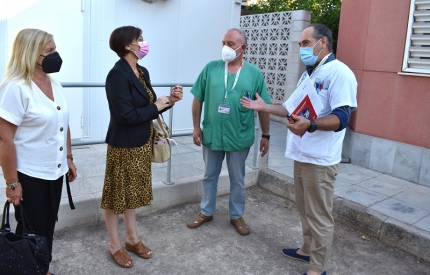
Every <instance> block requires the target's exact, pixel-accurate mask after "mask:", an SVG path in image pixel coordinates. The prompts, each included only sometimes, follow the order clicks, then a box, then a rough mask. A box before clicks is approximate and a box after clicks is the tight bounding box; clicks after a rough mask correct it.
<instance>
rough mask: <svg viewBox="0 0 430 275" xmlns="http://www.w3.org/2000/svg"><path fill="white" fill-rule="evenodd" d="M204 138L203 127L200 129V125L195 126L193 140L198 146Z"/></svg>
mask: <svg viewBox="0 0 430 275" xmlns="http://www.w3.org/2000/svg"><path fill="white" fill-rule="evenodd" d="M202 140H203V133H202V129H200V127H197V128H194V131H193V142H194V144H195V145H197V146H201V145H202Z"/></svg>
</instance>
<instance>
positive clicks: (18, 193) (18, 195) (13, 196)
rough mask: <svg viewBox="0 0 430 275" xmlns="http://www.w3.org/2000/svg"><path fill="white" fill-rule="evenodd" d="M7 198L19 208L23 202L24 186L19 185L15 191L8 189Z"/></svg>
mask: <svg viewBox="0 0 430 275" xmlns="http://www.w3.org/2000/svg"><path fill="white" fill-rule="evenodd" d="M6 198H7V200H8V201H9V202H11V203H13V205H15V206H18V205H19V203H20V202H21V201H22V186H21V184H18V185H17V186H16V187H15V190H13V189H12V188H7V187H6Z"/></svg>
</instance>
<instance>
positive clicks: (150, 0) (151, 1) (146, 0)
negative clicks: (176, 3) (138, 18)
mask: <svg viewBox="0 0 430 275" xmlns="http://www.w3.org/2000/svg"><path fill="white" fill-rule="evenodd" d="M142 1H145V2H148V3H153V2H156V1H157V0H142Z"/></svg>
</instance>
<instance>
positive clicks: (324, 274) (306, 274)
mask: <svg viewBox="0 0 430 275" xmlns="http://www.w3.org/2000/svg"><path fill="white" fill-rule="evenodd" d="M300 256H301V255H300ZM303 275H308V273H305V274H303ZM321 275H327V273H326V272H325V271H324V272H323V273H321Z"/></svg>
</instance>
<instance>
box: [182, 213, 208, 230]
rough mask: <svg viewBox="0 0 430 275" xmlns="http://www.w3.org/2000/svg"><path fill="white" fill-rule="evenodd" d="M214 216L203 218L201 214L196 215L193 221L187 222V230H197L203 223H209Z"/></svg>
mask: <svg viewBox="0 0 430 275" xmlns="http://www.w3.org/2000/svg"><path fill="white" fill-rule="evenodd" d="M213 218H214V216H209V217H208V216H205V215H203V213H202V212H200V213H199V214H197V216H195V217H194V219H192V220H191V221H189V222H187V227H188V228H191V229H193V228H197V227H199V226H200V225H202V224H204V223H205V222H210V221H211V220H213Z"/></svg>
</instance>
